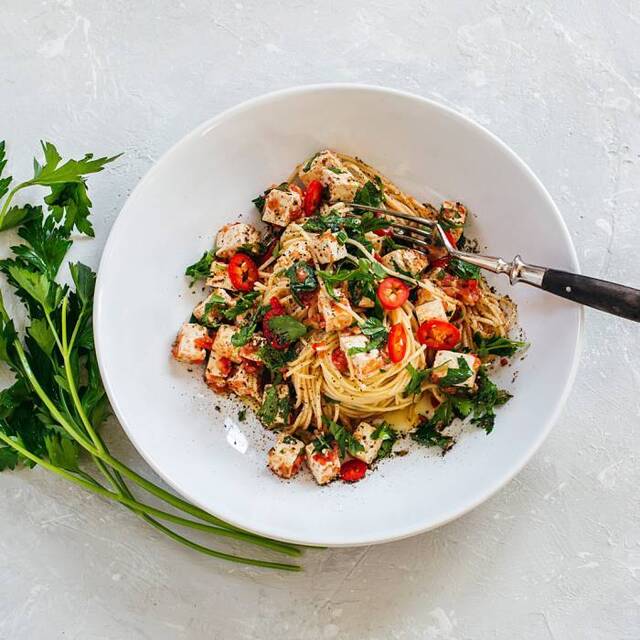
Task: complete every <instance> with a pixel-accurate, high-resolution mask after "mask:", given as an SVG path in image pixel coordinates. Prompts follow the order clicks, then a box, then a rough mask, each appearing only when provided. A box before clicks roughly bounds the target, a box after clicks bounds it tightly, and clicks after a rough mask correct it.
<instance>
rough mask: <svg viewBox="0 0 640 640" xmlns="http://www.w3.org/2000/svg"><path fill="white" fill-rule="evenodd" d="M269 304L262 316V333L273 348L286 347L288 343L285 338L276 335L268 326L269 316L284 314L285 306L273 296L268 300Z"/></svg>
mask: <svg viewBox="0 0 640 640" xmlns="http://www.w3.org/2000/svg"><path fill="white" fill-rule="evenodd" d="M269 306H270V307H271V308H270V309H269V311H267V312H266V313H265V314H264V316H263V318H262V333H263V334H264V337H265V338H266V339H267V340H268V342H269V344H270V345H271V346H272V347H273V348H274V349H286V348H287V347H288V346H289V344H290V343H289V342H287V340H285V339H284V338H283V337H282V336H280V335H278V334H277V333H276V332H275V331H273V329H271V327H270V326H269V320H271V318H275V317H276V316H284V315H286V311H285V308H284V307H283V306H282V303H281V302H280V300H278V298H275V297H274V298H271V300H269Z"/></svg>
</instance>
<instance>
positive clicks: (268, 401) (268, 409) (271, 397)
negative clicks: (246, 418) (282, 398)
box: [258, 386, 278, 425]
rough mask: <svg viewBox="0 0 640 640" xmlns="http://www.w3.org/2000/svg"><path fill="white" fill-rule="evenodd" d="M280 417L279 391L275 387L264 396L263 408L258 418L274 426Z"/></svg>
mask: <svg viewBox="0 0 640 640" xmlns="http://www.w3.org/2000/svg"><path fill="white" fill-rule="evenodd" d="M277 416H278V390H277V389H276V387H275V386H272V387H269V389H267V391H266V393H265V394H264V399H263V401H262V406H261V407H260V410H259V411H258V417H259V418H260V420H262V422H264V423H265V424H266V425H272V424H273V423H274V422H275V420H276V417H277Z"/></svg>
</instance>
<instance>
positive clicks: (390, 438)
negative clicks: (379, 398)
mask: <svg viewBox="0 0 640 640" xmlns="http://www.w3.org/2000/svg"><path fill="white" fill-rule="evenodd" d="M371 437H372V438H373V439H374V440H382V444H381V445H380V449H379V451H378V458H387V457H388V456H390V455H391V450H392V449H393V445H394V443H395V441H396V440H397V439H398V433H397V431H395V429H392V428H391V427H390V426H389V423H388V422H383V423H382V424H380V425H378V427H377V428H376V430H375V431H374V432H373V433H372V434H371Z"/></svg>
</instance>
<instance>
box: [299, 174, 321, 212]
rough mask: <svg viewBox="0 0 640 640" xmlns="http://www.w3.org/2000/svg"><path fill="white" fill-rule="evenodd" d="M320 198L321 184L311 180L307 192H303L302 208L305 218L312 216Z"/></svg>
mask: <svg viewBox="0 0 640 640" xmlns="http://www.w3.org/2000/svg"><path fill="white" fill-rule="evenodd" d="M321 198H322V183H321V182H320V181H319V180H312V181H311V182H310V183H309V184H308V185H307V190H306V191H305V192H304V204H303V205H302V208H303V210H304V215H305V216H312V215H313V214H314V213H315V211H316V209H317V208H318V206H319V205H320V200H321Z"/></svg>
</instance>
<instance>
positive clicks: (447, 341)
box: [418, 319, 460, 350]
mask: <svg viewBox="0 0 640 640" xmlns="http://www.w3.org/2000/svg"><path fill="white" fill-rule="evenodd" d="M418 342H420V344H424V345H426V346H427V347H431V348H432V349H447V350H449V349H453V348H454V347H455V346H456V345H457V344H458V342H460V329H458V327H456V326H455V325H452V324H451V323H450V322H445V321H444V320H435V319H434V320H427V321H426V322H423V323H422V324H421V325H420V328H419V329H418Z"/></svg>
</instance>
